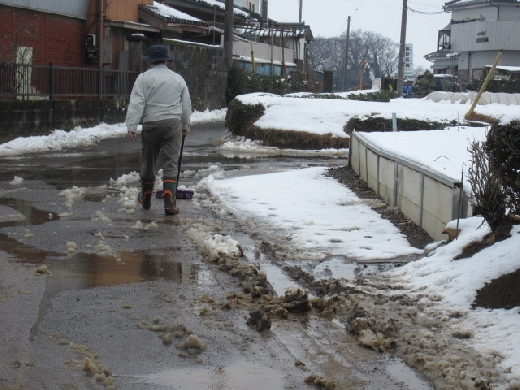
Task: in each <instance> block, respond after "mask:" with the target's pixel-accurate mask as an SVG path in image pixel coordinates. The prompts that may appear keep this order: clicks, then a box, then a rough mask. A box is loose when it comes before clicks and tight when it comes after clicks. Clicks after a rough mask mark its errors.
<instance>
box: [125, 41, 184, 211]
mask: <svg viewBox="0 0 520 390" xmlns="http://www.w3.org/2000/svg"><path fill="white" fill-rule="evenodd" d="M143 59H144V60H145V61H148V62H150V63H151V65H152V67H151V68H150V69H149V70H148V71H146V72H144V73H141V74H140V75H139V76H138V77H137V79H136V81H135V84H134V87H133V89H132V94H131V95H130V104H129V105H128V111H127V113H126V127H127V129H128V135H129V137H130V139H131V140H132V141H133V140H136V139H137V133H136V132H137V125H138V124H139V122H140V121H141V119H142V120H143V131H142V133H141V138H142V142H143V161H142V167H141V187H142V193H141V194H140V195H139V202H140V203H141V204H142V205H143V208H144V209H146V210H147V209H149V208H150V206H151V203H152V193H153V187H154V183H155V175H156V173H157V158H158V156H159V153H161V160H163V161H164V166H163V190H164V213H165V214H166V215H174V214H177V213H178V212H179V209H178V208H177V205H176V193H177V181H176V178H177V164H178V161H179V154H180V151H181V140H182V135H187V134H188V133H189V132H190V116H191V100H190V93H189V90H188V86H187V85H186V82H185V81H184V79H183V78H182V76H181V75H179V74H177V73H175V72H173V71H172V70H170V69H169V68H168V67H167V64H169V62H170V61H172V58H171V57H170V56H169V55H168V49H167V48H166V46H163V45H153V46H151V47H150V48H149V49H148V55H147V56H145V57H144V58H143Z"/></svg>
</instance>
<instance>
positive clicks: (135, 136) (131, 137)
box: [128, 131, 137, 141]
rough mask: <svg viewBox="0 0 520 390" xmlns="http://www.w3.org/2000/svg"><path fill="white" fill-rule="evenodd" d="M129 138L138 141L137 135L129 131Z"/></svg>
mask: <svg viewBox="0 0 520 390" xmlns="http://www.w3.org/2000/svg"><path fill="white" fill-rule="evenodd" d="M128 136H129V137H130V140H132V141H135V140H136V139H137V133H136V132H135V131H128Z"/></svg>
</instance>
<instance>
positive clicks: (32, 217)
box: [0, 198, 60, 227]
mask: <svg viewBox="0 0 520 390" xmlns="http://www.w3.org/2000/svg"><path fill="white" fill-rule="evenodd" d="M0 206H3V207H6V208H10V209H12V210H16V211H17V212H18V213H20V216H19V217H20V218H14V219H13V218H11V219H10V218H8V217H9V216H7V215H3V216H2V218H1V220H0V227H7V226H17V225H43V224H44V223H46V222H49V221H57V220H59V219H60V217H59V216H58V214H56V213H51V212H49V211H44V210H40V209H37V208H36V207H34V206H33V205H32V204H31V202H28V201H26V200H23V199H16V198H0ZM24 217H25V218H24Z"/></svg>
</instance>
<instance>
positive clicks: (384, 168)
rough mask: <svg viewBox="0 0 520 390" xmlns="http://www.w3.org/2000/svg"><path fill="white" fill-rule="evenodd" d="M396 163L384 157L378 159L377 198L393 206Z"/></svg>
mask: <svg viewBox="0 0 520 390" xmlns="http://www.w3.org/2000/svg"><path fill="white" fill-rule="evenodd" d="M395 166H396V163H395V162H394V161H392V160H389V159H387V158H385V157H382V156H381V157H379V196H381V197H382V198H383V199H384V200H385V201H386V203H388V204H389V205H391V206H393V205H394V204H395V202H394V187H395V180H394V172H395Z"/></svg>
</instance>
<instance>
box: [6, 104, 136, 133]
mask: <svg viewBox="0 0 520 390" xmlns="http://www.w3.org/2000/svg"><path fill="white" fill-rule="evenodd" d="M127 105H128V101H127V100H56V101H49V100H38V101H35V100H29V101H27V100H26V101H10V100H8V101H1V102H0V124H1V128H0V143H1V142H8V141H10V140H12V139H14V138H17V137H28V136H32V135H45V134H48V133H49V132H51V131H52V130H55V129H60V130H71V129H73V128H74V127H76V126H81V127H92V126H96V125H98V124H99V123H100V122H104V123H109V124H115V123H121V122H124V121H125V116H126V106H127Z"/></svg>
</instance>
